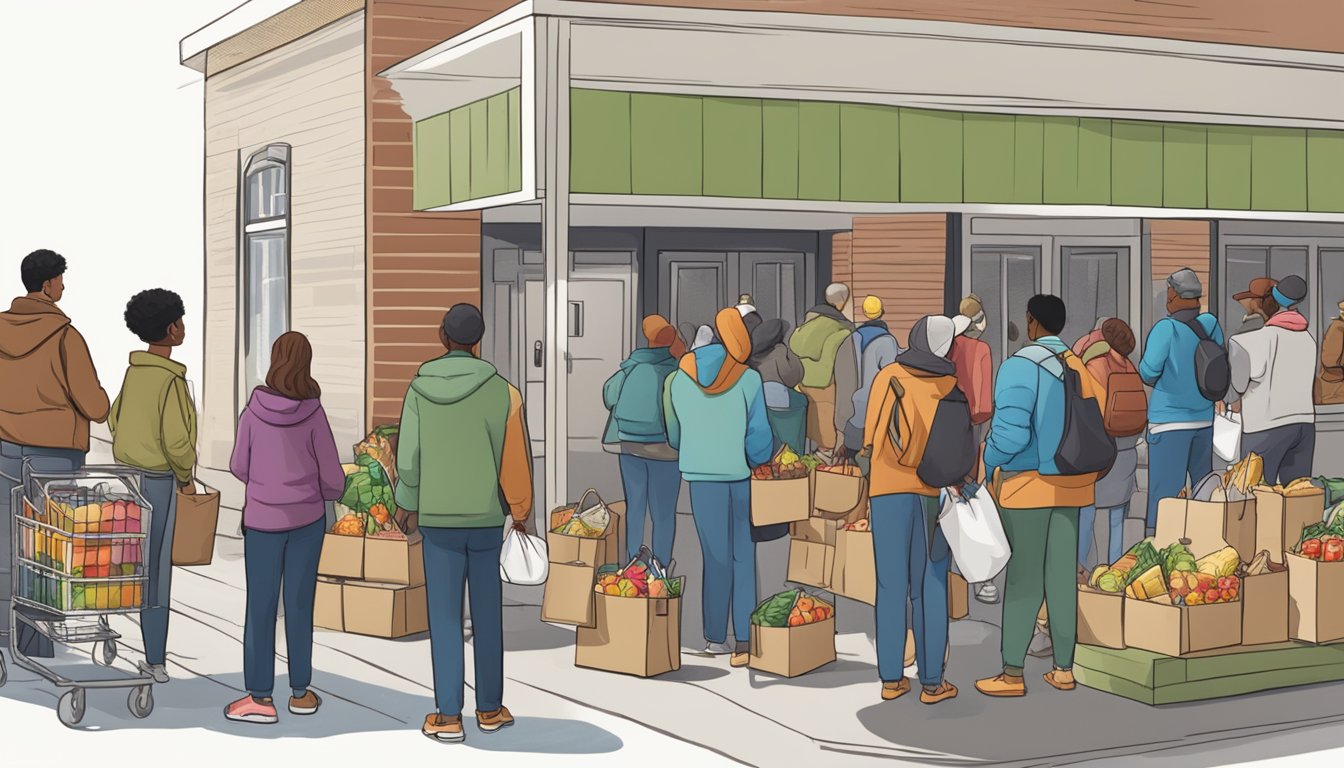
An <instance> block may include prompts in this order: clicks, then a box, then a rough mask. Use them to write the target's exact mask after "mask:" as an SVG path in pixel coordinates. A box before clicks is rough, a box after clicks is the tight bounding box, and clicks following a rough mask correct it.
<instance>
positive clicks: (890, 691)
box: [882, 678, 910, 701]
mask: <svg viewBox="0 0 1344 768" xmlns="http://www.w3.org/2000/svg"><path fill="white" fill-rule="evenodd" d="M909 692H910V681H909V680H906V679H905V678H901V679H900V680H897V681H896V682H894V683H883V684H882V700H883V701H891V700H893V699H899V698H901V697H902V696H904V695H905V694H907V693H909Z"/></svg>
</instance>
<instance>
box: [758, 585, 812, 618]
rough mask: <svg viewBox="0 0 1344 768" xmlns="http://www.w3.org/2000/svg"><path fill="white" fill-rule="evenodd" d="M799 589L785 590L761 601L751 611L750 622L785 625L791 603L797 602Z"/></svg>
mask: <svg viewBox="0 0 1344 768" xmlns="http://www.w3.org/2000/svg"><path fill="white" fill-rule="evenodd" d="M800 591H801V590H797V589H789V590H785V591H783V592H780V593H779V594H777V595H775V596H774V597H771V598H769V599H768V600H766V601H764V602H762V603H761V604H760V605H758V606H756V610H754V611H752V612H751V623H752V624H755V625H757V626H761V627H787V626H788V625H789V611H791V610H793V604H794V603H796V602H798V593H799V592H800Z"/></svg>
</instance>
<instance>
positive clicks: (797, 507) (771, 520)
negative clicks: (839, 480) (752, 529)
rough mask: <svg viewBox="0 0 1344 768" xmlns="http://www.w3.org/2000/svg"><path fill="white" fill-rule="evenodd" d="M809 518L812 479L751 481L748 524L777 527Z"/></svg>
mask: <svg viewBox="0 0 1344 768" xmlns="http://www.w3.org/2000/svg"><path fill="white" fill-rule="evenodd" d="M811 516H812V477H811V475H809V476H807V477H798V478H794V479H792V480H756V479H753V480H752V481H751V522H752V523H753V524H755V525H777V524H779V523H793V522H797V521H799V520H806V519H807V518H809V517H811Z"/></svg>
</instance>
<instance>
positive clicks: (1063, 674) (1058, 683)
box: [1045, 669, 1077, 691]
mask: <svg viewBox="0 0 1344 768" xmlns="http://www.w3.org/2000/svg"><path fill="white" fill-rule="evenodd" d="M1045 682H1047V683H1049V684H1050V685H1051V686H1053V687H1054V688H1055V689H1057V690H1061V691H1072V690H1073V689H1074V688H1076V687H1077V683H1075V682H1074V680H1073V670H1071V669H1052V670H1050V671H1049V672H1046V673H1045Z"/></svg>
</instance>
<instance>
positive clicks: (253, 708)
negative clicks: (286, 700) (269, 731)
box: [224, 695, 280, 725]
mask: <svg viewBox="0 0 1344 768" xmlns="http://www.w3.org/2000/svg"><path fill="white" fill-rule="evenodd" d="M224 717H225V718H227V719H229V720H232V721H234V722H235V723H258V724H262V725H270V724H272V723H277V722H279V721H280V718H279V717H277V716H276V714H275V702H274V701H273V700H271V699H255V698H253V697H252V696H251V695H247V696H244V697H243V698H241V699H239V700H237V701H235V702H233V703H232V704H230V705H229V706H227V707H225V708H224Z"/></svg>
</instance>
